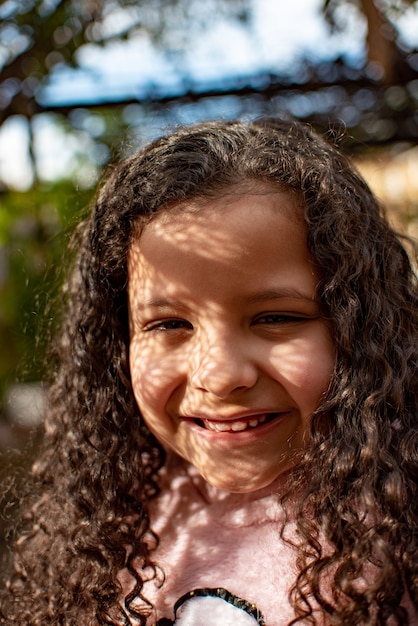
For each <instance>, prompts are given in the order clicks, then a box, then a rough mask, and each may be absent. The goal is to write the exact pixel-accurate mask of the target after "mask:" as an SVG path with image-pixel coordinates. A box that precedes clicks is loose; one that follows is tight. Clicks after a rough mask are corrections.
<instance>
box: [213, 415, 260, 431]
mask: <svg viewBox="0 0 418 626" xmlns="http://www.w3.org/2000/svg"><path fill="white" fill-rule="evenodd" d="M266 419H267V415H260V417H250V418H249V419H248V420H243V419H241V420H237V421H235V422H214V421H212V420H207V419H204V420H203V424H204V426H205V428H208V429H209V430H215V431H216V432H228V431H229V432H239V431H241V430H246V429H247V428H255V427H256V426H258V425H259V424H263V423H264V422H265V421H266Z"/></svg>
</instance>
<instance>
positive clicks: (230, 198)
mask: <svg viewBox="0 0 418 626" xmlns="http://www.w3.org/2000/svg"><path fill="white" fill-rule="evenodd" d="M266 199H267V203H268V204H270V205H271V206H273V205H275V209H276V210H277V211H278V212H280V213H281V214H282V215H284V216H286V217H287V218H288V219H289V220H291V221H293V222H295V223H299V224H304V211H303V201H302V197H301V194H298V193H297V192H295V191H294V190H291V189H285V188H282V187H280V186H279V185H276V184H274V183H273V182H269V181H267V182H264V181H257V180H248V181H244V182H241V183H239V184H236V185H231V186H230V187H228V188H226V189H224V190H221V191H219V192H218V193H215V194H213V195H212V196H205V197H195V198H192V199H190V200H186V201H184V202H178V203H172V204H170V205H167V206H162V207H161V208H160V210H158V211H157V212H156V213H154V214H153V215H151V216H147V218H146V220H145V221H144V220H143V219H142V220H141V221H140V222H139V223H138V226H137V228H136V229H135V230H134V232H133V237H132V241H133V242H134V243H135V242H136V243H138V241H139V240H140V239H143V234H144V233H145V232H146V233H154V234H155V235H157V234H159V235H160V236H163V238H166V237H165V236H164V235H167V236H168V234H169V233H170V234H171V235H174V234H175V233H177V237H178V238H179V241H181V240H182V239H184V237H182V236H181V234H180V233H181V232H182V231H183V230H184V226H185V225H186V224H188V225H192V224H193V231H194V232H195V233H197V231H198V230H199V229H200V231H201V232H202V234H204V232H205V231H207V232H213V230H214V228H215V226H216V225H217V224H219V225H220V226H221V224H222V221H223V220H224V218H225V217H226V216H227V215H228V213H230V211H229V209H231V207H235V206H236V204H237V202H240V201H241V204H242V206H243V208H242V213H243V214H244V213H245V207H244V204H245V205H248V204H249V203H251V204H252V210H253V211H254V215H256V213H257V212H259V211H260V210H262V207H263V206H264V205H265V204H266V201H265V200H266ZM243 200H244V201H245V202H244V203H243V202H242V201H243ZM284 200H285V201H284ZM235 217H236V219H237V221H239V215H238V213H237V212H236V211H235ZM218 230H221V228H219V229H218Z"/></svg>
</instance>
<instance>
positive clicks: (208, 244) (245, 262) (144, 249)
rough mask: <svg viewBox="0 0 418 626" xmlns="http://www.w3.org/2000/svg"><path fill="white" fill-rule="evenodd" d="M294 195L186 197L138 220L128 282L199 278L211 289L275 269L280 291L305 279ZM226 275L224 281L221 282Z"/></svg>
mask: <svg viewBox="0 0 418 626" xmlns="http://www.w3.org/2000/svg"><path fill="white" fill-rule="evenodd" d="M301 215H302V210H301V206H300V202H299V201H298V198H297V197H295V196H293V195H291V194H289V193H288V192H283V191H278V190H277V189H274V190H272V189H271V188H263V189H261V190H257V191H256V192H252V193H245V194H237V193H233V194H228V195H223V196H222V197H220V198H217V199H214V200H210V201H209V200H206V201H205V202H203V203H200V202H198V201H194V202H190V203H187V204H183V205H178V206H176V207H173V208H171V209H170V210H167V211H166V212H163V213H161V214H160V215H158V216H157V217H156V218H155V219H154V220H153V221H152V222H150V223H148V224H147V225H145V226H144V227H143V229H142V231H141V232H140V233H139V234H138V236H137V237H136V238H135V240H134V241H133V243H132V245H131V248H130V252H129V257H128V278H129V286H130V288H133V286H134V283H136V284H137V286H140V288H144V287H145V285H146V287H147V289H150V290H151V289H152V290H153V291H155V289H156V285H157V284H158V285H159V286H160V287H164V289H166V290H167V289H168V287H169V285H172V286H173V285H174V284H176V285H179V284H183V285H187V286H188V288H190V289H195V290H196V291H197V290H199V291H200V288H201V284H202V283H204V284H205V285H206V286H207V287H208V288H209V286H213V287H214V292H215V291H216V292H218V291H219V289H218V288H219V287H220V286H222V289H223V290H224V291H226V290H230V291H234V290H236V287H237V286H238V285H239V289H241V290H246V289H247V286H248V285H249V284H250V283H251V284H252V285H253V288H254V289H255V288H257V286H258V285H261V283H262V282H266V280H267V278H266V277H268V276H270V277H271V279H272V280H273V279H274V277H275V276H276V275H277V276H278V277H279V276H280V280H281V281H282V282H283V284H284V285H285V287H286V289H287V288H291V287H292V283H293V282H294V280H295V279H297V278H300V277H301V276H303V281H302V282H305V279H306V278H307V280H308V282H309V288H310V287H311V276H312V270H313V265H312V261H311V258H310V255H309V252H308V248H307V244H306V239H307V233H306V226H305V223H304V221H303V219H302V217H301ZM228 281H229V282H228ZM215 285H216V288H215Z"/></svg>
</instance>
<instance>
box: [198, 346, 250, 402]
mask: <svg viewBox="0 0 418 626" xmlns="http://www.w3.org/2000/svg"><path fill="white" fill-rule="evenodd" d="M191 363H192V368H191V370H192V371H191V375H190V382H191V384H192V386H193V387H195V388H196V389H201V390H204V391H207V392H210V393H212V394H213V395H215V396H217V397H219V398H225V397H227V396H228V395H230V394H231V393H232V392H233V391H236V390H238V389H249V388H251V387H253V386H254V385H255V383H256V382H257V379H258V370H257V366H256V364H255V363H254V362H253V360H252V359H251V356H250V354H248V345H247V346H239V345H237V343H236V342H234V341H233V340H232V339H228V338H227V339H226V340H223V341H215V340H214V339H212V343H211V345H209V346H205V349H203V350H201V349H197V350H196V354H195V355H194V356H192V357H191Z"/></svg>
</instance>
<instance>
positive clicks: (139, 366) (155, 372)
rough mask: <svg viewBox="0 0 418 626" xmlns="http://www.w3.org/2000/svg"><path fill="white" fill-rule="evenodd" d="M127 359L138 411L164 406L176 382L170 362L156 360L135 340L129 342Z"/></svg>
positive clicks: (174, 371) (155, 357) (174, 372)
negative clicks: (128, 359)
mask: <svg viewBox="0 0 418 626" xmlns="http://www.w3.org/2000/svg"><path fill="white" fill-rule="evenodd" d="M129 358H130V371H131V380H132V387H133V391H134V394H135V398H136V401H137V403H138V406H139V408H140V410H141V411H142V410H145V411H146V410H147V409H151V410H152V409H153V408H154V407H156V405H160V404H164V402H165V401H166V399H167V397H168V396H169V395H170V393H171V391H172V389H173V387H174V386H175V381H176V370H175V368H174V367H173V363H172V362H171V360H170V359H168V358H164V359H162V358H158V357H157V356H155V355H154V354H153V352H152V350H149V349H147V348H146V346H144V345H142V342H136V341H135V340H133V341H132V342H131V346H130V351H129Z"/></svg>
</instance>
